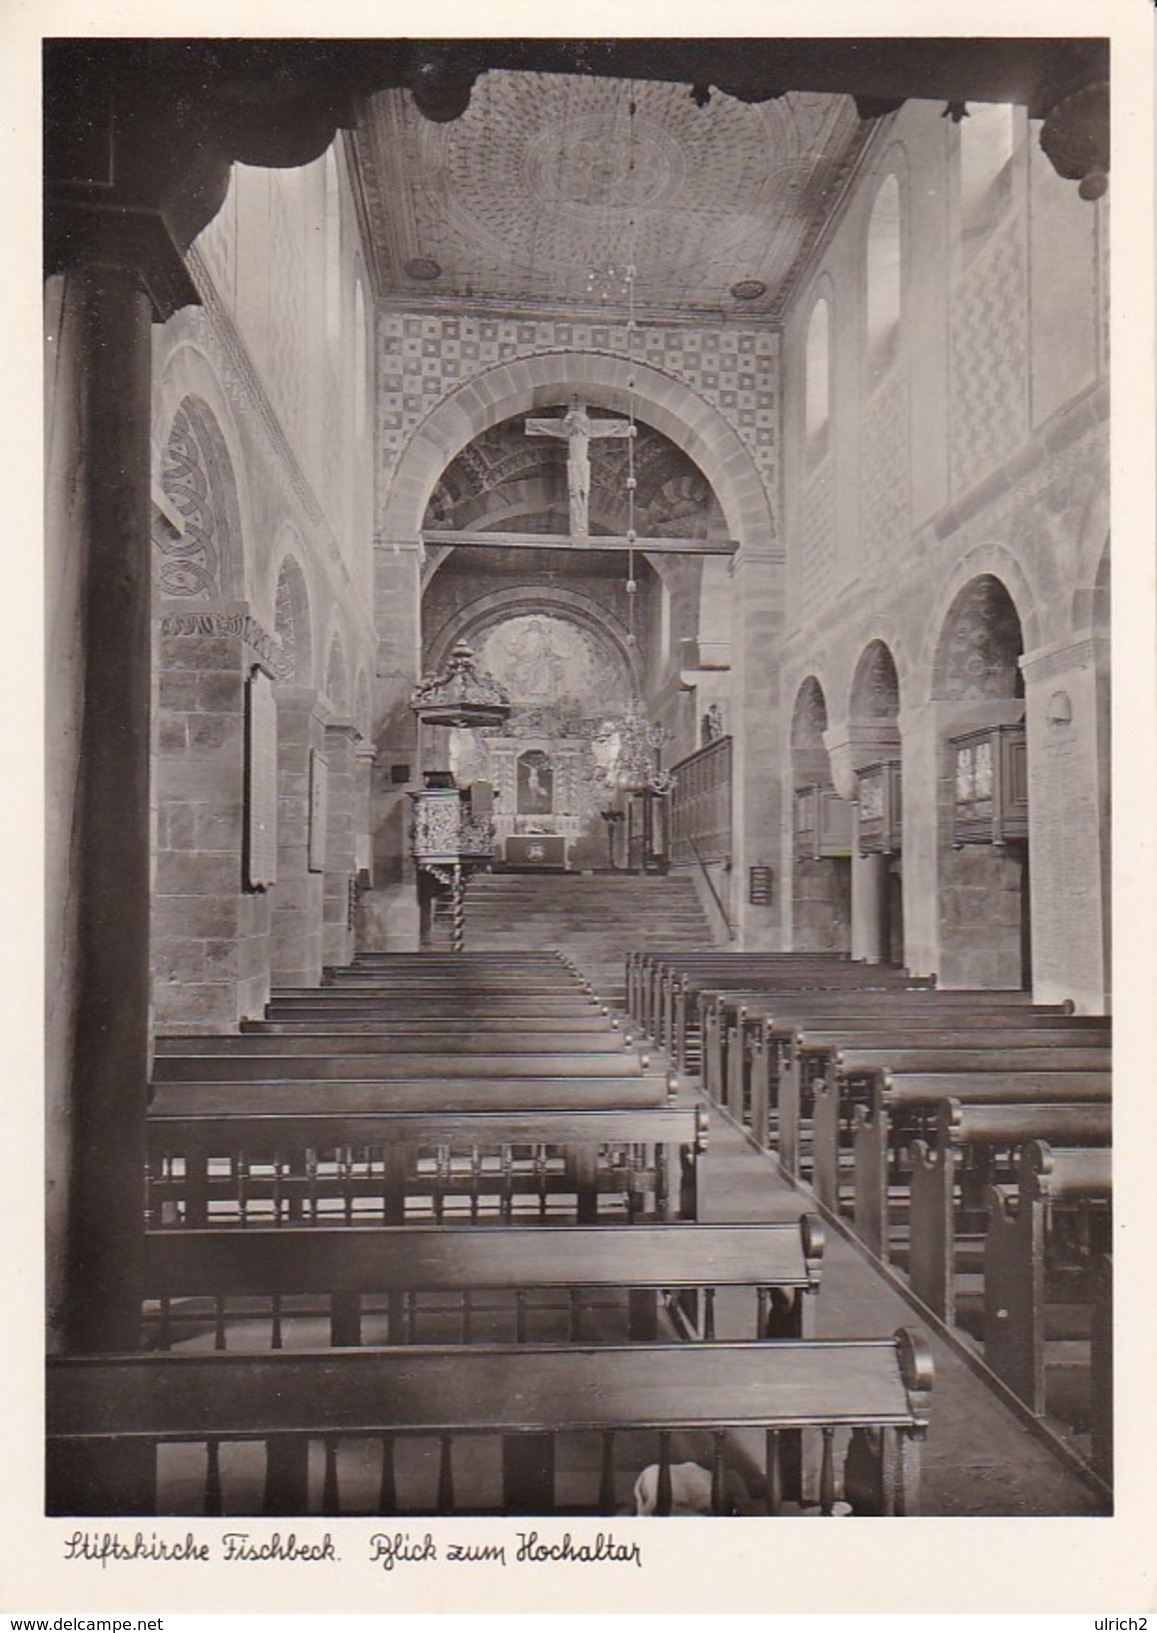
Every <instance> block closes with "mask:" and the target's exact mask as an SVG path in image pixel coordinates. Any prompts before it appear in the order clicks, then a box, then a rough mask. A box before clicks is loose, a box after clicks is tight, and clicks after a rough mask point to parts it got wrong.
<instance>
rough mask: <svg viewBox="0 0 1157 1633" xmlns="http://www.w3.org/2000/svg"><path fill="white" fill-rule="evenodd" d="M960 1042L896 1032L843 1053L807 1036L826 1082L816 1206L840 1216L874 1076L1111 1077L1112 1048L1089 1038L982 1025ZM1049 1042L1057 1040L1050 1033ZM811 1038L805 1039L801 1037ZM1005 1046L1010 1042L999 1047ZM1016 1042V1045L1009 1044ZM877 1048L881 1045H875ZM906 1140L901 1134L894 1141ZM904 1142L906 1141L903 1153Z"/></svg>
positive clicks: (817, 1115) (816, 1143) (820, 1087)
mask: <svg viewBox="0 0 1157 1633" xmlns="http://www.w3.org/2000/svg"><path fill="white" fill-rule="evenodd" d="M959 1035H961V1036H963V1037H964V1042H963V1043H956V1042H952V1041H950V1040H949V1038H948V1036H947V1035H942V1036H940V1037H932V1036H930V1035H927V1036H925V1037H923V1038H922V1039H919V1038H918V1036H917V1034H915V1033H911V1032H899V1031H897V1034H896V1035H895V1036H894V1037H893V1038H892V1039H891V1040H890V1041H889V1046H888V1047H887V1048H884V1047H878V1048H873V1047H865V1045H864V1042H863V1035H861V1037H860V1038H857V1037H856V1036H855V1034H850V1035H849V1036H848V1037H846V1038H845V1040H844V1042H843V1043H842V1044H841V1045H840V1046H839V1047H829V1048H828V1049H826V1050H821V1051H819V1054H818V1058H817V1051H816V1044H817V1040H816V1037H815V1035H814V1034H811V1035H810V1038H809V1043H810V1049H811V1058H812V1059H815V1060H817V1063H818V1064H822V1066H823V1070H824V1077H823V1079H822V1081H818V1082H816V1083H815V1084H814V1091H813V1092H814V1100H813V1105H812V1139H811V1184H812V1189H813V1191H814V1192H815V1195H816V1199H817V1200H818V1201H819V1202H820V1203H821V1204H822V1205H823V1206H824V1207H825V1208H827V1209H828V1210H829V1211H831V1212H837V1211H838V1209H839V1202H840V1185H841V1177H842V1176H841V1157H842V1155H843V1152H844V1149H845V1147H846V1148H847V1149H848V1153H849V1155H854V1153H853V1152H852V1150H851V1147H852V1135H853V1129H854V1119H855V1108H856V1106H857V1105H859V1104H866V1103H867V1093H868V1088H869V1085H870V1083H871V1082H872V1079H873V1074H874V1073H875V1072H876V1071H880V1070H883V1071H891V1072H893V1073H895V1074H897V1075H900V1074H903V1075H904V1076H913V1075H915V1074H917V1073H920V1072H930V1073H934V1074H939V1073H945V1072H957V1073H959V1072H963V1073H969V1072H1009V1071H1011V1072H1018V1073H1022V1074H1023V1073H1025V1072H1056V1071H1067V1072H1087V1071H1092V1072H1108V1071H1109V1070H1110V1068H1111V1066H1112V1049H1111V1048H1110V1047H1109V1046H1108V1045H1107V1044H1098V1045H1095V1046H1089V1045H1088V1044H1087V1042H1086V1040H1087V1039H1088V1038H1089V1037H1090V1036H1095V1035H1096V1034H1090V1033H1089V1032H1087V1031H1085V1032H1076V1033H1074V1034H1070V1035H1068V1036H1064V1035H1062V1036H1061V1037H1060V1038H1059V1039H1058V1041H1056V1042H1054V1043H1051V1044H1048V1045H1046V1044H1044V1043H1043V1042H1042V1041H1041V1035H1040V1034H1038V1033H1035V1032H1032V1031H1029V1030H1021V1031H1018V1032H1013V1033H1011V1034H1007V1033H997V1032H986V1031H985V1030H984V1028H983V1026H982V1025H978V1026H977V1027H976V1028H975V1029H974V1031H973V1032H972V1034H971V1035H968V1034H967V1033H963V1034H959ZM1049 1035H1053V1034H1052V1033H1051V1032H1050V1034H1049ZM804 1036H805V1037H808V1036H809V1035H808V1034H804ZM998 1039H1003V1040H1005V1041H998ZM1009 1040H1011V1041H1009ZM876 1041H878V1040H876ZM900 1138H902V1136H900V1135H898V1136H897V1139H900ZM906 1144H907V1141H905V1146H906Z"/></svg>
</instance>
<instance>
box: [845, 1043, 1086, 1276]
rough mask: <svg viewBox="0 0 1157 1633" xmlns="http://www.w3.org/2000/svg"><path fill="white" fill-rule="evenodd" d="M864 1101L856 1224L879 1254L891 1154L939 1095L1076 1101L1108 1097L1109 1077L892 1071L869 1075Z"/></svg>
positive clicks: (996, 1101)
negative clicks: (866, 1098)
mask: <svg viewBox="0 0 1157 1633" xmlns="http://www.w3.org/2000/svg"><path fill="white" fill-rule="evenodd" d="M866 1080H867V1082H868V1085H869V1097H868V1102H867V1104H864V1105H857V1106H856V1107H855V1118H854V1120H855V1127H854V1134H853V1148H854V1158H855V1213H854V1218H855V1230H856V1235H857V1237H858V1238H859V1240H860V1241H861V1242H862V1243H863V1245H864V1246H865V1247H866V1248H867V1250H868V1251H869V1252H870V1253H873V1254H875V1256H876V1257H877V1258H884V1257H885V1256H886V1253H887V1249H888V1240H887V1228H888V1178H889V1172H890V1167H891V1164H890V1159H891V1158H892V1156H893V1155H894V1154H895V1153H899V1152H904V1153H906V1152H907V1149H908V1147H909V1145H910V1144H911V1143H912V1140H913V1139H914V1138H916V1137H918V1136H919V1135H920V1134H921V1133H922V1132H923V1128H922V1124H927V1123H931V1122H932V1120H933V1118H934V1116H935V1112H936V1108H938V1107H939V1105H940V1102H941V1101H943V1100H950V1099H957V1100H959V1101H961V1103H962V1104H965V1105H984V1104H989V1105H1001V1104H1007V1105H1032V1104H1035V1103H1037V1102H1039V1103H1041V1104H1044V1105H1073V1104H1079V1103H1081V1102H1087V1103H1090V1104H1104V1103H1107V1102H1108V1100H1109V1098H1110V1093H1111V1081H1112V1080H1111V1076H1110V1074H1109V1073H1108V1072H1106V1071H1067V1070H1065V1069H1064V1068H1063V1067H1061V1068H1059V1069H1058V1070H1056V1071H1048V1072H1041V1071H1036V1072H1021V1071H1016V1070H1012V1069H1004V1070H996V1071H987V1072H891V1071H884V1070H882V1069H879V1068H877V1069H876V1070H874V1071H872V1072H870V1073H867V1074H866Z"/></svg>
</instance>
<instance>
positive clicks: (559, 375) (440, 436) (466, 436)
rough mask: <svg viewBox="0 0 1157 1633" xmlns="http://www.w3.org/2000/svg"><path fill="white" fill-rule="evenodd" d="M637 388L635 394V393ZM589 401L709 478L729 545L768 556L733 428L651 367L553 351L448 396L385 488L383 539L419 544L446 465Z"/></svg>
mask: <svg viewBox="0 0 1157 1633" xmlns="http://www.w3.org/2000/svg"><path fill="white" fill-rule="evenodd" d="M632 380H633V381H634V385H633V386H632V385H631V384H630V382H631V381H632ZM577 392H585V393H586V395H587V398H588V399H589V402H590V404H591V405H592V406H595V407H598V408H600V409H605V410H608V411H610V412H612V413H618V414H626V413H628V412H629V411H630V409H631V406H632V404H634V405H635V406H636V408H637V411H638V414H639V416H640V418H642V419H644V420H645V421H646V423H647V424H648V425H650V426H653V427H654V429H655V430H656V431H658V432H660V433H661V434H662V435H663V436H665V437H667V438H669V439H670V441H671V442H673V443H674V444H675V445H676V446H677V447H679V448H681V449H682V451H683V452H684V453H685V454H686V455H687V456H688V458H689V459H690V460H691V461H692V462H693V463H694V464H695V465H696V466H697V467H698V468H699V469H700V470H701V471H702V472H703V474H704V476H705V477H706V479H707V481H708V482H709V484H710V486H711V489H712V491H713V493H714V494H715V495H716V497H717V498H718V501H719V505H720V507H721V510H722V512H723V516H724V520H725V523H726V526H727V529H728V531H729V533H730V535H731V537H733V538H736V539H740V540H746V541H749V542H751V543H752V544H756V545H760V546H762V547H764V548H766V547H767V546H769V545H771V544H772V542H773V541H774V540H776V539H777V536H778V529H777V528H776V525H775V520H774V516H773V513H772V510H771V505H770V501H769V497H768V494H767V491H766V489H765V487H764V485H763V483H762V481H761V480H760V479H759V475H758V467H757V466H756V464H755V462H754V459H753V457H752V454H751V452H750V450H749V449H748V448H747V447H746V446H745V444H744V443H743V442H742V441H741V440H740V438H739V435H738V433H737V432H736V430H735V429H734V427H733V426H732V425H731V424H730V423H729V422H728V421H727V420H726V419H725V418H724V416H723V415H722V414H721V413H719V411H718V410H717V409H715V408H714V407H713V406H712V405H711V404H710V403H709V402H708V401H707V400H706V399H705V398H704V397H702V396H701V395H699V394H698V393H697V392H695V391H693V390H692V389H691V387H689V386H688V385H687V384H686V383H685V382H683V381H681V380H678V379H675V378H673V377H672V376H671V375H667V374H664V373H663V372H662V371H661V370H659V369H657V368H655V367H654V366H652V365H651V364H648V363H642V362H639V361H637V360H631V359H629V358H627V357H626V356H618V355H615V354H612V353H603V352H596V353H584V352H557V351H548V352H541V353H536V354H534V355H533V356H530V357H526V358H522V359H520V360H519V361H518V362H517V363H512V364H500V365H498V366H496V367H494V368H491V369H489V370H487V371H485V372H481V373H479V374H478V375H476V376H475V377H474V378H473V379H472V380H470V381H469V382H467V383H466V384H464V385H462V386H460V387H459V388H458V389H457V391H455V392H453V393H451V394H450V395H448V396H447V397H446V398H445V399H444V400H443V401H442V402H441V403H439V404H438V406H437V407H436V408H434V409H433V410H432V411H431V412H430V414H428V415H427V417H426V418H425V420H423V422H422V424H421V425H420V426H419V427H418V429H417V430H416V431H415V432H414V434H413V436H412V437H410V439H409V441H408V442H407V444H406V446H405V448H404V449H403V451H402V454H401V457H400V458H399V460H398V463H397V467H396V469H395V471H394V472H393V473H392V476H391V480H390V482H389V487H388V491H387V494H386V498H385V503H384V506H383V509H382V512H381V515H380V519H379V527H378V531H379V534H380V536H381V537H383V538H386V539H392V540H399V541H401V540H407V539H413V538H415V537H417V536H418V534H419V533H420V532H421V529H422V522H423V518H424V516H425V513H426V507H427V505H428V504H429V501H430V497H431V495H432V493H433V491H434V488H435V486H436V484H437V482H438V480H439V478H440V477H441V475H442V473H443V472H444V471H445V470H446V468H447V466H448V465H449V464H450V463H451V461H452V460H453V459H455V458H456V457H457V455H458V454H459V453H460V452H461V451H462V449H463V448H464V447H465V446H466V445H467V443H469V442H471V441H472V440H473V439H474V438H475V437H476V436H478V435H479V434H480V433H481V432H483V431H486V430H488V429H489V428H490V426H492V425H496V424H498V423H500V422H501V421H503V420H508V419H510V418H512V417H513V416H514V415H515V414H520V413H525V414H536V413H538V412H539V410H540V409H546V408H550V407H552V406H558V405H559V404H561V403H565V402H566V401H567V399H568V397H569V396H570V395H571V394H573V393H577Z"/></svg>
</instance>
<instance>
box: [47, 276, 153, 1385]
mask: <svg viewBox="0 0 1157 1633" xmlns="http://www.w3.org/2000/svg"><path fill="white" fill-rule="evenodd" d="M48 295H49V301H50V307H49V310H50V335H49V345H50V350H51V353H52V354H53V355H52V356H51V359H50V370H49V374H50V378H51V380H52V385H51V388H50V398H49V405H48V406H49V435H48V459H47V472H46V475H47V490H48V496H47V512H46V534H47V557H48V583H49V590H50V599H49V605H50V607H51V609H52V613H51V617H50V621H49V630H48V673H49V675H50V677H51V680H50V683H49V687H48V708H49V731H48V743H49V745H50V746H49V758H48V810H49V813H50V821H49V834H48V864H49V865H48V876H49V881H50V883H49V897H48V941H47V955H48V970H49V975H48V992H49V994H50V997H49V1006H48V1008H49V1012H48V1018H47V1019H48V1060H47V1102H48V1148H49V1153H50V1168H49V1175H48V1232H49V1241H48V1281H49V1287H48V1298H49V1305H48V1309H49V1344H50V1347H51V1348H52V1349H53V1350H56V1351H65V1352H71V1353H86V1352H93V1351H101V1350H125V1349H132V1348H134V1347H135V1345H136V1344H137V1342H138V1336H139V1325H140V1299H141V1251H142V1229H143V1204H144V1197H143V1176H144V1163H145V1109H146V1096H147V1085H148V1074H149V1042H148V1040H149V688H150V630H149V621H150V615H151V584H150V569H151V551H150V544H149V523H150V509H149V506H150V494H149V413H150V400H149V392H150V323H151V319H152V310H151V306H150V302H149V299H148V297H147V296H146V294H145V293H144V291H143V289H142V287H141V283H140V280H139V278H138V276H137V274H136V273H135V272H133V271H131V270H129V269H128V268H125V267H118V266H93V267H86V268H83V269H79V270H76V271H70V272H67V273H63V274H61V275H60V276H58V277H57V278H54V279H52V280H51V281H50V285H49V290H48Z"/></svg>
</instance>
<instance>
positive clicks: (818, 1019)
mask: <svg viewBox="0 0 1157 1633" xmlns="http://www.w3.org/2000/svg"><path fill="white" fill-rule="evenodd" d="M1070 1008H1071V1006H1066V1005H1060V1004H1057V1005H1038V1006H1035V1007H1032V1008H1030V1007H1028V1006H1026V1005H1025V1004H1024V1002H1023V995H1022V994H1020V993H974V992H968V993H963V992H929V993H919V992H913V993H870V994H866V995H865V994H855V993H843V994H832V993H828V994H823V993H818V994H817V993H793V994H790V995H784V996H783V997H782V999H781V1000H780V1001H778V1002H777V1004H776V1007H775V1010H774V1012H770V1013H769V1006H767V1005H766V1004H765V1005H764V1006H763V1008H762V1010H760V1011H758V1012H757V1011H754V1010H753V1012H752V1015H751V1016H750V1017H749V1024H748V1027H747V1042H746V1046H745V1052H746V1053H747V1055H748V1068H747V1071H748V1078H749V1083H750V1089H749V1098H750V1104H751V1121H752V1129H753V1133H754V1135H755V1138H756V1142H757V1144H760V1145H761V1146H762V1147H763V1148H767V1146H768V1144H769V1141H770V1138H771V1133H772V1129H773V1128H774V1131H775V1146H776V1150H777V1154H778V1158H779V1166H780V1169H781V1171H782V1172H783V1173H784V1174H785V1175H787V1176H788V1178H790V1179H791V1180H793V1182H794V1181H795V1180H797V1179H800V1178H802V1177H804V1175H805V1173H806V1172H807V1167H806V1155H807V1153H806V1148H805V1142H804V1133H805V1126H806V1125H807V1123H808V1121H809V1118H810V1116H811V1111H812V1098H813V1095H814V1093H815V1091H816V1087H817V1080H819V1082H821V1083H822V1080H823V1077H824V1074H825V1071H826V1067H827V1061H828V1057H829V1055H830V1051H831V1049H832V1048H833V1047H836V1046H837V1043H836V1042H835V1041H833V1037H831V1036H829V1037H827V1038H824V1041H823V1042H822V1043H821V1042H820V1041H819V1037H820V1032H819V1029H821V1028H822V1029H824V1030H825V1031H827V1032H828V1033H830V1034H832V1035H833V1036H834V1038H835V1039H836V1040H838V1042H843V1041H844V1040H845V1039H848V1038H856V1037H859V1036H860V1029H861V1028H863V1029H864V1033H865V1035H867V1034H868V1033H874V1032H875V1031H876V1030H877V1029H881V1030H882V1029H886V1030H887V1031H888V1033H889V1036H890V1038H891V1037H903V1036H906V1035H907V1034H909V1033H911V1034H912V1035H913V1036H918V1035H920V1034H922V1033H923V1032H924V1031H925V1030H931V1031H934V1032H939V1031H940V1030H942V1029H947V1028H952V1029H954V1030H958V1029H967V1030H974V1029H976V1028H978V1027H981V1028H983V1027H992V1028H994V1029H995V1028H997V1027H1000V1028H1002V1029H1003V1028H1005V1027H1006V1026H1007V1027H1010V1029H1011V1030H1013V1031H1019V1030H1021V1029H1027V1028H1031V1027H1034V1026H1037V1025H1043V1024H1049V1025H1054V1024H1056V1023H1058V1022H1059V1021H1060V1020H1062V1019H1063V1018H1064V1017H1065V1016H1066V1015H1067V1014H1068V1012H1069V1009H1070ZM809 1029H810V1030H811V1032H812V1036H811V1038H810V1039H806V1041H805V1038H806V1034H807V1033H808V1032H809ZM764 1131H766V1132H764Z"/></svg>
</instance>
